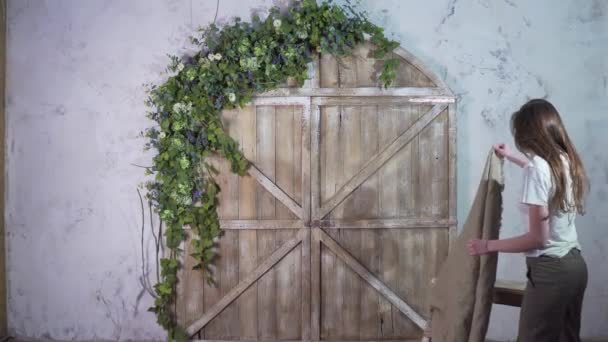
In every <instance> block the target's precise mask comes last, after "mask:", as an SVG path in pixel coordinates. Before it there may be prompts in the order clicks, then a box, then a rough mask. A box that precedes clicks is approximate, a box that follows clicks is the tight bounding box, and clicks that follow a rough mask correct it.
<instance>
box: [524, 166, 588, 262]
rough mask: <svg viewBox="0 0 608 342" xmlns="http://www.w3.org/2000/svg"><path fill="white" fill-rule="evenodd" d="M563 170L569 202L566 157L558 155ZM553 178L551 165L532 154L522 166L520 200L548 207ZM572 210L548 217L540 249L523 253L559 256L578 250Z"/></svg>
mask: <svg viewBox="0 0 608 342" xmlns="http://www.w3.org/2000/svg"><path fill="white" fill-rule="evenodd" d="M562 161H563V166H564V171H565V175H566V188H567V191H566V196H567V197H566V198H567V201H568V202H571V201H572V198H573V194H572V179H571V177H570V169H569V166H568V159H567V158H566V157H565V156H563V155H562ZM553 191H554V189H553V177H552V175H551V168H550V166H549V163H547V161H546V160H545V159H543V158H541V157H539V156H533V157H532V159H531V160H530V162H529V163H528V164H527V165H526V166H525V167H524V186H523V193H522V199H521V202H522V203H524V204H536V205H541V206H548V203H549V199H550V198H551V196H552V194H553ZM575 218H576V211H575V210H573V211H570V212H562V211H559V210H557V211H556V212H553V213H551V214H550V217H549V227H550V232H549V241H548V244H547V247H546V248H544V249H535V250H531V251H528V252H526V253H525V254H526V256H530V257H537V256H541V255H550V256H555V257H560V258H561V257H562V256H564V255H566V254H568V252H569V251H570V249H572V248H578V249H580V248H581V247H580V245H579V243H578V236H577V234H576V227H575V225H574V219H575Z"/></svg>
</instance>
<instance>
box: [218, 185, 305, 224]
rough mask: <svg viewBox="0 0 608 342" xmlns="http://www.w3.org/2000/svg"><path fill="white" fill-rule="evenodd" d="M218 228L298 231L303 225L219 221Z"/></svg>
mask: <svg viewBox="0 0 608 342" xmlns="http://www.w3.org/2000/svg"><path fill="white" fill-rule="evenodd" d="M254 194H255V191H254ZM220 227H221V228H222V229H225V230H233V229H237V230H250V229H300V228H303V227H304V223H303V222H302V220H220Z"/></svg>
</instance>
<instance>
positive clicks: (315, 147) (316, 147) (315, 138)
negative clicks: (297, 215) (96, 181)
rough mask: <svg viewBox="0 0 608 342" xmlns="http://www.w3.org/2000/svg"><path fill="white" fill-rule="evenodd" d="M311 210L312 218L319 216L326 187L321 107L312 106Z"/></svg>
mask: <svg viewBox="0 0 608 342" xmlns="http://www.w3.org/2000/svg"><path fill="white" fill-rule="evenodd" d="M310 127H311V140H310V209H311V210H310V211H311V219H317V218H318V211H319V209H320V207H321V191H324V190H321V189H324V186H323V185H324V180H322V177H321V161H322V160H324V159H325V149H323V150H321V146H320V144H321V108H320V107H319V106H312V112H311V117H310Z"/></svg>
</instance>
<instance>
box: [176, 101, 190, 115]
mask: <svg viewBox="0 0 608 342" xmlns="http://www.w3.org/2000/svg"><path fill="white" fill-rule="evenodd" d="M173 111H174V112H176V113H190V111H192V103H190V102H188V104H184V103H181V102H177V103H175V104H174V105H173Z"/></svg>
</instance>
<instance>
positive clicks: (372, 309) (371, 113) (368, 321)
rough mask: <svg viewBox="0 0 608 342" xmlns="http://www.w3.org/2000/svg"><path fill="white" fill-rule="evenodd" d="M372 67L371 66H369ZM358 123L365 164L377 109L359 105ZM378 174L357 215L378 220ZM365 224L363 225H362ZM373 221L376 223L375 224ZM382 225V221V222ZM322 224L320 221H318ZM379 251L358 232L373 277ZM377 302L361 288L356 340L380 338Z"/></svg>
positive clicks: (373, 239) (363, 189) (366, 186)
mask: <svg viewBox="0 0 608 342" xmlns="http://www.w3.org/2000/svg"><path fill="white" fill-rule="evenodd" d="M363 62H364V61H362V60H358V61H357V68H358V69H357V70H358V72H357V77H358V82H359V84H361V82H362V80H361V77H360V75H361V74H363V72H359V70H360V69H361V68H364V67H365V64H364V63H363ZM370 67H372V66H370ZM361 122H362V123H366V124H365V125H362V126H361V129H362V134H361V160H362V161H365V160H368V159H369V158H371V157H372V156H374V155H375V154H376V153H378V148H379V146H378V143H379V142H378V135H379V132H378V113H377V107H376V106H362V107H361ZM378 177H379V176H378V174H377V173H375V174H373V175H371V176H370V177H369V178H368V179H367V180H366V181H365V182H363V184H361V186H360V189H359V194H358V195H359V196H358V197H357V199H356V204H355V206H356V208H357V210H358V211H359V212H361V213H364V214H363V215H362V216H364V217H378V213H379V207H378V204H379V201H378ZM361 221H367V222H366V223H365V224H361V223H363V222H361ZM374 221H376V222H374ZM377 221H380V220H351V223H353V224H352V225H350V226H353V227H354V226H364V227H365V228H373V227H375V226H377V225H376V224H375V223H380V222H377ZM347 222H348V221H346V220H343V221H341V222H331V221H330V222H328V223H329V224H330V225H335V224H340V225H341V226H342V228H347V227H349V224H345V223H347ZM382 223H384V222H382ZM321 224H323V221H322V222H321ZM381 251H382V248H381V245H380V240H379V235H378V232H377V231H374V230H372V229H362V231H361V255H360V260H361V262H362V263H363V264H364V265H366V266H367V267H368V269H369V271H370V272H371V273H372V274H374V275H376V276H377V275H378V274H380V253H381ZM380 300H381V297H380V295H379V294H378V292H376V290H374V288H372V287H371V286H369V285H368V284H367V283H364V284H362V286H361V317H360V323H359V325H360V329H359V338H360V339H361V340H371V339H376V338H378V337H379V336H381V330H380V327H381V323H380V319H381V317H380V308H379V305H380Z"/></svg>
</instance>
